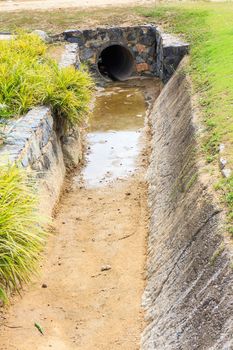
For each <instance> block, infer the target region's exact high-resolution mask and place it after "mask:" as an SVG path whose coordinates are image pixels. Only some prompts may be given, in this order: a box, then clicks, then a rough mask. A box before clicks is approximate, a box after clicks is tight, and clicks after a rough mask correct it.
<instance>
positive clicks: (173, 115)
mask: <svg viewBox="0 0 233 350" xmlns="http://www.w3.org/2000/svg"><path fill="white" fill-rule="evenodd" d="M189 91H190V86H189V83H188V82H187V79H186V78H185V76H184V75H183V74H182V70H181V71H179V72H178V73H175V75H174V76H173V78H172V79H171V80H170V81H169V82H168V84H167V85H166V86H165V88H164V90H163V91H162V93H161V95H160V97H159V98H158V100H157V103H156V105H155V107H154V109H153V112H152V124H153V139H152V148H153V152H152V156H151V164H150V169H149V174H148V180H149V183H150V186H149V207H150V211H151V223H150V234H149V243H148V244H149V247H148V249H149V257H148V284H147V287H146V291H145V294H144V301H143V303H144V306H145V307H146V309H147V317H148V321H149V323H148V326H147V327H146V329H145V331H144V334H143V337H142V349H146V350H154V349H159V350H162V349H163V350H164V349H169V350H170V349H171V350H176V349H177V350H178V349H179V350H180V349H182V350H195V349H198V350H201V349H203V350H204V349H211V350H213V349H216V350H223V349H225V350H229V349H233V339H232V325H233V318H232V317H233V316H232V315H233V290H232V281H233V270H232V267H231V266H230V259H229V255H230V254H229V250H228V246H224V243H223V237H222V235H221V232H222V231H223V230H224V227H223V226H222V222H223V219H224V218H223V213H222V212H221V210H220V209H219V207H218V206H216V204H215V203H214V200H213V197H212V195H211V193H210V191H209V189H208V187H207V186H206V184H204V183H203V182H202V179H201V176H200V171H199V169H198V168H197V166H196V159H195V158H196V154H195V148H196V144H195V127H194V124H193V109H192V104H191V97H190V93H189Z"/></svg>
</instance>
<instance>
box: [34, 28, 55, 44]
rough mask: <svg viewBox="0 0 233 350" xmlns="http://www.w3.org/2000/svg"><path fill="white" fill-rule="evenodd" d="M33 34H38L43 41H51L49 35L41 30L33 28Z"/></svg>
mask: <svg viewBox="0 0 233 350" xmlns="http://www.w3.org/2000/svg"><path fill="white" fill-rule="evenodd" d="M33 34H36V35H38V36H39V37H40V38H41V40H42V41H44V42H45V43H50V42H51V39H50V37H49V36H48V34H47V33H46V32H44V31H43V30H34V31H33Z"/></svg>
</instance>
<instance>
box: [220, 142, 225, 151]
mask: <svg viewBox="0 0 233 350" xmlns="http://www.w3.org/2000/svg"><path fill="white" fill-rule="evenodd" d="M224 148H225V145H224V144H223V143H220V145H219V152H220V153H222V152H223V151H224Z"/></svg>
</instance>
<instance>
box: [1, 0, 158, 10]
mask: <svg viewBox="0 0 233 350" xmlns="http://www.w3.org/2000/svg"><path fill="white" fill-rule="evenodd" d="M154 2H155V1H154V0H84V1H83V0H65V1H64V0H16V1H13V0H8V1H5V0H3V1H1V0H0V11H16V10H46V9H56V8H72V7H73V8H74V7H75V8H79V7H80V8H87V7H93V6H95V7H98V6H118V5H143V4H147V5H148V4H153V3H154Z"/></svg>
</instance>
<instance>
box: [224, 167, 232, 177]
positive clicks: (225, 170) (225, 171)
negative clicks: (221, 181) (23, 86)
mask: <svg viewBox="0 0 233 350" xmlns="http://www.w3.org/2000/svg"><path fill="white" fill-rule="evenodd" d="M222 174H223V176H224V177H226V178H228V177H230V176H231V169H222Z"/></svg>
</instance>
